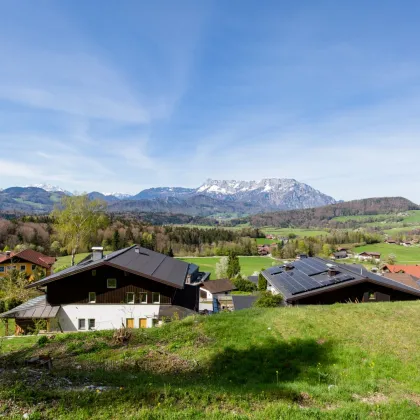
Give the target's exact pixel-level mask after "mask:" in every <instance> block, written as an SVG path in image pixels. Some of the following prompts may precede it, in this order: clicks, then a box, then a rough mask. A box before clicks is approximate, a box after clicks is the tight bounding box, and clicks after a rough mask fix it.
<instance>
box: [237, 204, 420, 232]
mask: <svg viewBox="0 0 420 420" xmlns="http://www.w3.org/2000/svg"><path fill="white" fill-rule="evenodd" d="M408 210H420V207H419V206H418V205H417V204H414V203H413V202H411V201H410V200H407V199H406V198H403V197H381V198H367V199H363V200H354V201H346V202H340V203H336V204H331V205H329V206H323V207H317V208H311V209H303V210H290V211H283V212H271V213H265V214H256V215H252V216H250V217H249V218H247V219H244V221H249V222H250V223H251V224H252V225H253V226H256V227H261V226H278V227H290V226H294V227H315V226H316V227H320V226H328V222H329V221H330V220H331V219H333V218H334V217H339V216H358V215H376V214H390V213H398V212H404V211H408Z"/></svg>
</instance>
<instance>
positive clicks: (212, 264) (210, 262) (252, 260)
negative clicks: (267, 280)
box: [180, 257, 280, 280]
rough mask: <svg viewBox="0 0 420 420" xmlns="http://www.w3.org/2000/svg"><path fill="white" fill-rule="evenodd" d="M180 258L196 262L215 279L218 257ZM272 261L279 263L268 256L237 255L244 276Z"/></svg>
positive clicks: (269, 265)
mask: <svg viewBox="0 0 420 420" xmlns="http://www.w3.org/2000/svg"><path fill="white" fill-rule="evenodd" d="M180 260H182V261H187V262H190V263H194V264H197V265H198V266H199V267H200V270H201V271H210V273H211V277H210V278H211V279H213V280H214V279H217V277H216V263H218V262H219V260H220V257H203V258H180ZM273 263H274V264H279V263H280V261H279V260H275V259H273V258H270V257H239V264H240V265H241V273H242V274H243V275H245V276H250V275H251V274H253V273H254V271H260V270H261V269H262V268H268V267H271V266H272V265H273Z"/></svg>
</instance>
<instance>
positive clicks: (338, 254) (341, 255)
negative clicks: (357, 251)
mask: <svg viewBox="0 0 420 420" xmlns="http://www.w3.org/2000/svg"><path fill="white" fill-rule="evenodd" d="M333 256H334V259H336V260H342V259H344V258H347V257H348V255H347V251H345V250H344V251H337V252H334V254H333Z"/></svg>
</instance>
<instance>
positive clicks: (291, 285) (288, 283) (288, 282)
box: [277, 273, 303, 295]
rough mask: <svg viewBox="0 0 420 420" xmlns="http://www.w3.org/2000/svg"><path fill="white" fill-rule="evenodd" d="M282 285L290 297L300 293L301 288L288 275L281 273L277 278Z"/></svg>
mask: <svg viewBox="0 0 420 420" xmlns="http://www.w3.org/2000/svg"><path fill="white" fill-rule="evenodd" d="M277 278H278V279H279V280H280V282H281V283H282V285H283V287H284V288H285V289H286V290H287V291H288V292H289V293H291V294H292V295H294V294H296V293H300V292H302V291H303V290H302V286H300V285H299V284H298V283H297V282H295V281H294V280H293V279H292V278H291V277H290V276H289V275H288V274H286V273H283V274H281V275H280V276H278V277H277Z"/></svg>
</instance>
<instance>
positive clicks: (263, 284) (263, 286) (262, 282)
mask: <svg viewBox="0 0 420 420" xmlns="http://www.w3.org/2000/svg"><path fill="white" fill-rule="evenodd" d="M261 271H263V270H261ZM258 290H260V291H261V292H263V291H264V290H267V280H266V279H265V277H264V276H263V275H262V273H260V274H259V275H258Z"/></svg>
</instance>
